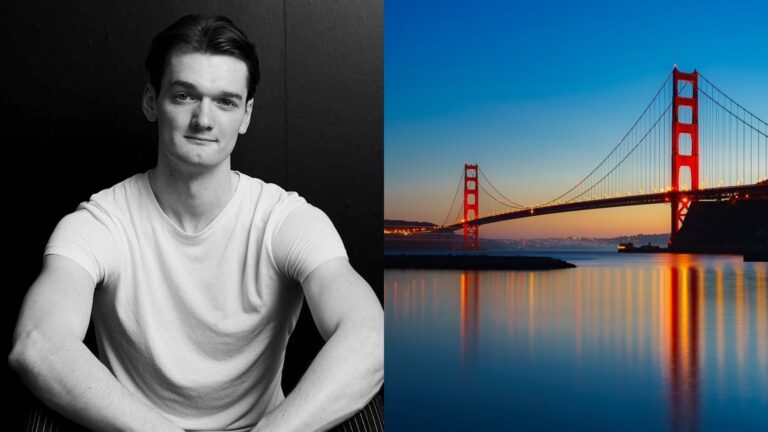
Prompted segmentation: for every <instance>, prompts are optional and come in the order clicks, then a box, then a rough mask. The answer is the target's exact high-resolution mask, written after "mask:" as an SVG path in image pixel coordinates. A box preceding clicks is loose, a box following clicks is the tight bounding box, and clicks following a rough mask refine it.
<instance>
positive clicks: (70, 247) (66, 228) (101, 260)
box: [43, 202, 117, 284]
mask: <svg viewBox="0 0 768 432" xmlns="http://www.w3.org/2000/svg"><path fill="white" fill-rule="evenodd" d="M110 225H111V223H110V219H109V217H108V216H107V215H106V214H105V213H104V212H103V210H102V209H100V208H99V207H98V206H97V205H95V204H93V203H85V202H84V203H81V204H80V205H79V206H78V207H77V210H75V211H74V212H73V213H70V214H68V215H66V216H64V218H62V219H61V220H60V221H59V223H58V224H57V225H56V228H54V230H53V233H52V234H51V237H50V238H49V239H48V244H47V245H46V246H45V252H44V253H43V255H49V254H55V255H62V256H65V257H67V258H70V259H72V260H74V261H75V262H77V263H78V264H80V265H81V266H82V267H83V268H84V269H85V270H86V271H87V272H88V274H90V275H91V278H93V281H94V284H98V283H99V282H101V281H103V280H104V279H105V278H106V277H107V275H108V274H109V272H110V270H111V269H112V268H113V264H114V263H115V262H116V254H117V247H116V245H115V242H114V239H113V235H112V234H111V233H110V229H109V227H110Z"/></svg>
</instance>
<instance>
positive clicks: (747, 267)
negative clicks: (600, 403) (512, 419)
mask: <svg viewBox="0 0 768 432" xmlns="http://www.w3.org/2000/svg"><path fill="white" fill-rule="evenodd" d="M767 267H768V266H767V265H766V264H765V263H742V262H741V261H740V260H739V259H736V258H727V257H719V258H708V257H697V256H690V255H658V256H656V257H653V259H646V261H644V262H642V263H641V264H638V265H635V264H629V265H628V264H627V263H626V262H621V263H618V264H616V263H611V262H607V263H605V265H591V266H583V267H579V268H576V269H569V270H559V271H549V272H521V271H518V272H492V271H481V272H478V271H465V272H457V271H387V272H386V274H385V290H386V313H387V336H386V337H387V345H386V349H387V358H386V361H387V377H388V378H387V379H388V386H389V387H388V397H387V398H388V401H389V402H388V403H389V404H394V406H393V407H391V408H393V409H394V411H391V412H403V410H405V412H411V409H414V412H413V413H412V414H413V416H409V419H410V421H417V422H418V420H417V417H414V416H418V415H427V416H429V414H428V411H429V410H428V409H424V410H416V409H415V408H414V403H415V404H416V406H418V401H419V398H418V397H416V396H417V395H418V394H419V392H420V391H423V392H427V393H425V394H426V396H424V397H425V398H431V399H434V398H435V397H438V398H443V399H445V402H446V403H456V404H458V405H457V406H460V407H461V409H462V412H463V413H464V414H463V415H462V418H463V419H465V420H467V421H469V419H473V418H475V420H477V419H480V418H482V419H483V420H484V421H491V420H493V419H494V418H496V417H498V416H499V415H500V414H498V413H496V412H488V408H487V406H488V402H489V401H488V400H487V399H488V398H489V397H490V398H494V399H495V398H505V399H506V400H511V399H514V400H520V401H522V402H523V403H525V402H526V401H529V400H530V399H531V398H534V399H536V398H538V397H539V396H538V395H537V393H536V392H540V391H544V392H545V393H546V394H545V395H541V401H540V402H537V403H538V405H536V406H535V407H534V408H535V409H537V410H540V414H541V415H547V413H549V414H550V415H554V414H555V413H560V414H561V420H557V419H552V420H547V419H544V420H542V421H543V422H544V425H545V427H544V429H546V428H547V427H546V424H548V423H547V422H550V421H551V422H554V423H553V426H552V427H553V428H558V427H560V426H566V425H572V426H585V427H586V426H590V425H591V424H592V423H590V422H593V421H595V420H594V419H593V418H591V417H584V416H583V415H581V414H578V413H576V412H575V411H573V412H572V414H571V416H570V417H568V416H567V415H566V416H565V417H562V413H563V412H566V413H567V412H571V411H569V410H568V409H566V410H565V411H563V408H569V407H570V408H573V406H578V405H579V404H582V403H584V402H583V401H580V400H579V399H580V398H583V399H584V400H589V399H590V398H592V399H601V398H607V399H614V402H618V403H619V404H620V403H621V401H626V400H634V402H633V403H635V404H637V403H640V404H641V405H642V406H643V407H644V408H645V409H646V410H648V411H647V412H646V414H644V415H645V417H644V419H641V420H640V421H641V424H640V428H641V429H645V428H669V429H672V430H696V429H699V428H700V427H701V426H702V425H708V424H713V423H712V422H714V424H721V425H736V426H738V425H748V426H749V425H752V424H761V423H751V422H761V421H763V422H768V418H766V416H767V414H766V412H768V390H766V389H768V346H767V345H768V304H767V303H768V301H767V300H766V273H767V272H766V268H767ZM481 339H482V344H481V342H480V341H481ZM418 365H423V370H421V374H420V375H415V376H411V375H408V373H407V370H408V369H411V368H415V367H418ZM429 365H435V367H433V368H430V367H429ZM437 365H440V367H437ZM403 368H404V369H406V370H405V371H401V370H400V369H403ZM470 369H471V370H474V371H477V373H475V374H470V375H469V376H470V377H471V379H466V378H465V379H461V380H459V379H456V377H455V376H454V375H455V373H454V372H456V371H463V372H464V373H461V374H460V375H462V376H464V377H466V376H467V375H466V372H467V370H470ZM484 371H485V372H484ZM401 373H403V374H406V375H408V376H409V377H410V379H409V380H406V381H402V382H400V381H399V378H398V377H399V376H400V374H401ZM555 376H556V377H558V378H557V379H556V380H555V379H554V378H553V377H555ZM393 381H394V382H393ZM416 382H418V383H421V384H420V388H419V389H414V388H412V387H413V386H416ZM536 382H542V383H546V387H545V388H546V390H541V389H538V388H537V387H536ZM502 383H503V384H504V385H502ZM430 385H432V386H435V387H439V388H441V389H443V390H445V391H447V392H448V393H451V392H454V393H452V394H448V393H439V394H437V395H435V394H430V393H429V390H428V389H429V388H430ZM488 386H493V387H494V388H498V390H496V391H495V392H491V393H488V392H490V390H488V389H487V388H488ZM401 391H406V392H408V394H409V396H408V400H409V401H410V402H409V403H410V405H409V406H410V408H407V409H406V408H403V407H402V406H399V405H398V404H399V403H400V402H399V397H398V395H399V394H400V392H401ZM473 392H474V393H473ZM633 392H634V393H633ZM390 393H392V394H393V396H390ZM519 393H522V394H519ZM470 394H474V395H475V398H474V400H469V399H465V398H468V397H469V396H468V395H470ZM478 395H484V396H482V397H480V398H479V399H478V397H477V396H478ZM491 405H492V404H491ZM527 409H528V411H530V407H529V408H527ZM634 409H636V408H632V407H630V406H624V407H622V406H620V405H619V407H617V408H613V410H614V411H615V412H616V414H615V415H617V416H620V413H622V412H623V413H625V414H631V413H633V412H634V411H633V410H634ZM419 413H421V414H419ZM514 414H515V413H514V409H513V410H512V411H511V412H510V413H509V414H507V415H510V416H511V415H514ZM534 414H535V413H534ZM434 415H436V413H433V414H432V416H434ZM607 415H608V416H609V418H608V419H607V420H603V423H601V424H602V425H603V426H606V425H607V426H609V428H610V425H611V424H612V423H611V422H612V421H613V420H611V419H610V416H611V414H610V413H608V414H607ZM745 416H746V417H745ZM394 421H395V424H396V422H397V419H394ZM499 421H504V418H503V416H502V418H501V419H499ZM517 421H518V422H519V421H520V420H517ZM558 421H562V422H563V423H558ZM615 421H616V422H617V423H616V426H620V425H621V424H622V423H621V421H622V420H619V419H616V420H615ZM632 421H633V422H635V421H636V419H634V418H632ZM580 422H581V423H580ZM605 422H607V423H605ZM642 422H646V423H642ZM745 422H746V423H745ZM461 424H462V423H461V421H459V422H458V423H456V422H454V423H450V424H449V425H447V427H448V429H454V428H456V429H457V430H458V429H461V427H459V426H460V425H461ZM472 424H474V423H472ZM763 424H765V423H763ZM538 425H539V426H541V424H538ZM395 429H399V427H395Z"/></svg>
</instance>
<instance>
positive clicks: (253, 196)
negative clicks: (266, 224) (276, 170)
mask: <svg viewBox="0 0 768 432" xmlns="http://www.w3.org/2000/svg"><path fill="white" fill-rule="evenodd" d="M238 174H240V178H241V181H243V182H244V188H245V195H246V196H247V197H248V199H249V200H250V201H251V202H252V203H253V205H254V206H256V207H259V208H260V209H261V210H267V211H272V210H279V209H280V208H282V207H286V206H291V205H296V204H299V203H304V204H306V200H305V199H304V198H303V197H302V196H301V195H299V194H298V193H297V192H294V191H288V190H286V189H284V188H283V187H281V186H280V185H277V184H275V183H269V182H266V181H264V180H261V179H259V178H256V177H251V176H249V175H247V174H244V173H242V172H239V171H238Z"/></svg>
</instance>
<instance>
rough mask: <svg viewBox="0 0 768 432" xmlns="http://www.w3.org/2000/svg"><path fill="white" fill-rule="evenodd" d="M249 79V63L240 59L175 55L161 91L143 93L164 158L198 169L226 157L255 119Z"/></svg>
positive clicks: (207, 55)
mask: <svg viewBox="0 0 768 432" xmlns="http://www.w3.org/2000/svg"><path fill="white" fill-rule="evenodd" d="M247 79H248V68H247V67H246V64H245V63H244V62H243V61H242V60H240V59H237V58H235V57H230V56H224V55H211V54H201V53H191V52H183V51H182V52H176V53H174V54H172V55H171V57H170V62H169V65H168V67H167V68H166V70H165V73H164V75H163V80H162V84H161V86H160V88H161V90H160V94H159V95H156V96H155V95H154V90H153V89H152V88H151V86H148V88H147V89H146V90H145V92H144V112H145V114H146V115H147V118H148V119H149V120H150V121H153V120H154V119H155V118H156V119H157V121H158V131H159V137H158V142H159V151H160V153H161V154H160V157H165V158H167V159H169V162H171V163H173V164H181V165H183V166H184V168H192V169H198V170H199V169H207V168H212V167H215V166H218V165H219V164H221V163H222V162H224V161H227V160H228V158H229V155H230V154H231V153H232V150H233V149H234V147H235V141H237V135H238V134H239V133H245V131H246V129H247V128H248V123H249V122H250V118H251V108H252V105H253V100H250V101H246V95H247ZM148 98H149V99H150V100H148ZM148 104H149V108H150V109H149V111H148Z"/></svg>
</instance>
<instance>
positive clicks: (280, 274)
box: [45, 172, 346, 431]
mask: <svg viewBox="0 0 768 432" xmlns="http://www.w3.org/2000/svg"><path fill="white" fill-rule="evenodd" d="M238 174H239V177H240V180H239V182H238V185H237V188H236V189H235V192H234V194H233V196H232V198H231V200H230V202H229V203H228V204H227V206H226V207H225V208H224V210H222V211H221V213H220V214H219V215H218V216H217V217H216V218H215V219H214V220H213V221H212V222H211V223H210V224H209V225H208V226H207V227H206V228H205V229H203V230H202V231H201V232H199V233H196V234H189V233H186V232H184V231H183V230H181V229H180V228H179V227H178V226H177V225H176V224H174V222H173V221H172V220H171V219H170V218H168V216H167V215H165V213H163V211H162V209H161V208H160V205H159V204H158V202H157V200H156V199H155V196H154V194H153V193H152V189H151V186H150V184H149V180H148V177H147V173H146V172H145V173H141V174H136V175H134V176H133V177H131V178H128V179H126V180H124V181H123V182H121V183H118V184H117V185H115V186H113V187H111V188H109V189H105V190H103V191H101V192H99V193H97V194H94V195H93V196H91V199H90V201H89V202H83V203H81V204H80V205H79V206H78V208H77V210H76V211H75V212H73V213H71V214H69V215H67V216H65V217H64V218H63V219H62V220H61V221H60V222H59V224H58V225H57V226H56V229H55V230H54V232H53V234H52V235H51V237H50V239H49V241H48V245H47V246H46V248H45V254H58V255H63V256H66V257H68V258H71V259H73V260H74V261H76V262H78V263H79V264H80V265H82V266H83V268H85V270H86V271H87V272H88V273H89V274H90V275H91V277H92V278H93V280H94V282H95V283H96V284H97V289H96V291H95V294H94V303H93V313H92V314H93V315H92V316H93V320H94V323H95V330H96V340H97V343H98V349H99V357H100V359H101V361H102V362H103V363H104V364H105V365H106V366H107V367H108V368H109V369H110V370H111V371H112V373H113V374H114V375H115V377H116V378H117V379H118V380H119V381H120V383H122V384H123V385H124V386H125V387H127V388H128V389H130V390H132V391H134V392H135V393H136V394H137V395H138V396H139V397H141V398H143V399H144V400H145V401H146V402H147V403H149V404H151V405H153V406H155V407H157V408H159V409H160V410H161V411H162V412H163V413H164V414H165V415H166V416H168V417H169V418H170V419H171V420H172V421H174V422H175V423H176V424H178V425H179V426H181V427H182V428H185V429H188V430H205V431H208V430H210V431H221V430H228V431H229V430H233V431H234V430H237V431H240V430H247V429H248V428H250V427H253V426H254V425H255V424H256V423H257V422H258V420H259V419H260V418H261V417H262V416H264V415H265V414H266V413H267V412H268V411H269V410H270V409H272V408H273V407H274V406H275V405H277V404H278V403H280V402H281V401H282V400H283V399H284V395H283V392H282V389H281V386H280V379H281V375H282V368H283V359H284V354H285V346H286V343H287V341H288V337H289V335H290V334H291V332H292V331H293V328H294V326H295V324H296V320H297V318H298V315H299V310H300V308H301V303H302V299H303V293H302V291H301V288H300V287H299V286H298V285H297V283H296V282H299V283H300V282H302V281H303V280H304V278H305V277H306V276H307V275H308V274H309V273H310V272H311V271H312V270H313V269H314V268H315V267H317V266H318V265H319V264H321V263H322V262H324V261H326V260H329V259H331V258H334V257H340V256H343V257H346V251H345V249H344V245H343V244H342V242H341V239H340V238H339V235H338V233H337V232H336V230H335V229H334V227H333V224H332V223H331V221H330V220H329V219H328V217H327V216H326V215H325V214H324V213H323V212H322V211H320V210H319V209H317V208H315V207H313V206H311V205H309V204H307V202H306V201H305V200H304V199H303V198H301V197H300V196H298V195H297V194H296V193H294V192H286V191H284V190H283V189H281V188H280V187H278V186H276V185H274V184H267V183H264V182H262V181H261V180H258V179H255V178H251V177H249V176H247V175H245V174H242V173H238Z"/></svg>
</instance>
